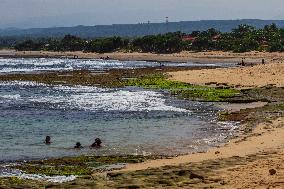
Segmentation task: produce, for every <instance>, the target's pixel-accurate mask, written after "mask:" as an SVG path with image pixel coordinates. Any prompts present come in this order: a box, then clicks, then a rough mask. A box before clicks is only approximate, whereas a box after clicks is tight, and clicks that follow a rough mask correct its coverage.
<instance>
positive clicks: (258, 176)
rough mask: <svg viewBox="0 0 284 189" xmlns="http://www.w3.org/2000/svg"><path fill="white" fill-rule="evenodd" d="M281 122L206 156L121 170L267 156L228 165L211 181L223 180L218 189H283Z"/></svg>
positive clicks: (265, 125) (283, 130)
mask: <svg viewBox="0 0 284 189" xmlns="http://www.w3.org/2000/svg"><path fill="white" fill-rule="evenodd" d="M283 147H284V119H283V118H279V119H276V120H274V121H272V123H262V124H259V125H258V126H257V127H256V128H255V129H254V131H253V132H252V133H251V134H250V135H248V136H240V137H239V138H237V139H234V140H232V141H231V142H230V143H228V144H227V145H225V146H224V147H220V148H215V149H211V150H209V151H208V152H206V153H196V154H192V155H187V156H180V157H177V158H173V159H166V160H154V161H148V162H146V163H141V164H133V165H128V166H127V167H126V168H125V169H124V170H122V171H124V172H127V171H137V170H145V169H150V168H158V167H162V166H166V165H167V166H169V165H170V166H176V165H180V164H186V163H189V162H190V163H194V162H202V161H208V160H218V159H219V160H220V161H222V159H226V158H230V157H234V156H238V157H246V156H249V155H254V154H263V155H264V156H265V155H267V156H268V157H267V159H265V160H263V159H259V160H256V161H254V162H249V163H247V164H245V165H237V166H234V164H233V165H231V167H229V168H226V169H222V170H218V171H217V172H216V173H215V175H214V177H218V178H220V179H222V180H224V181H225V182H226V183H227V184H226V186H224V187H221V188H258V187H260V188H262V187H266V188H267V187H268V186H270V187H273V188H275V187H276V188H277V187H278V188H282V187H283V186H284V177H283V174H284V167H283V161H284V156H283V155H284V150H283ZM270 169H275V170H276V174H275V175H270V173H269V170H270Z"/></svg>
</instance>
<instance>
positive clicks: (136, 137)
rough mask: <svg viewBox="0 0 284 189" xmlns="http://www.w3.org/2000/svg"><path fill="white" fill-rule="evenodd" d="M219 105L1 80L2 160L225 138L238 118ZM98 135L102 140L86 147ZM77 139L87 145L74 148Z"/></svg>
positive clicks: (176, 149) (202, 144)
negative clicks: (222, 112) (226, 115)
mask: <svg viewBox="0 0 284 189" xmlns="http://www.w3.org/2000/svg"><path fill="white" fill-rule="evenodd" d="M25 61H27V60H25ZM33 61H35V60H33ZM58 61H59V60H58ZM60 61H62V60H60ZM218 111H219V109H218V108H216V107H215V106H214V104H212V103H201V102H192V101H189V100H183V99H177V98H175V97H172V96H170V95H169V94H168V93H167V92H166V91H152V90H145V89H141V88H122V89H120V88H117V89H107V88H104V89H103V88H98V87H86V86H61V85H58V86H50V85H44V84H39V83H33V82H23V81H21V82H20V81H13V82H0V131H1V132H0V161H14V160H28V159H42V158H49V157H62V156H73V155H79V154H94V155H113V154H142V155H148V154H163V155H177V154H185V153H189V152H193V151H200V150H204V149H207V148H209V147H211V146H214V145H216V144H219V143H220V142H223V141H224V140H225V139H226V138H227V137H228V136H230V135H232V134H233V133H234V130H235V129H236V128H237V126H238V125H237V124H236V123H228V122H226V123H224V122H218V121H217V120H216V114H217V112H218ZM47 135H49V136H51V138H52V144H51V145H48V146H47V145H45V144H44V142H43V141H44V139H45V136H47ZM97 137H99V138H101V139H102V141H103V147H102V148H100V149H97V150H94V149H90V148H89V146H90V145H91V144H92V142H94V139H95V138H97ZM76 142H81V144H82V145H83V147H84V148H83V149H82V150H74V149H73V146H74V145H75V143H76Z"/></svg>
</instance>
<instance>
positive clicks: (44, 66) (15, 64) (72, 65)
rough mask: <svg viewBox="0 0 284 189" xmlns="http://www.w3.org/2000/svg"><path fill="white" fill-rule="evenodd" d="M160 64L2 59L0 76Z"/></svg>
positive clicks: (196, 64)
mask: <svg viewBox="0 0 284 189" xmlns="http://www.w3.org/2000/svg"><path fill="white" fill-rule="evenodd" d="M159 65H160V63H158V62H147V61H117V60H98V59H54V58H0V74H7V73H31V72H44V71H72V70H80V69H88V70H107V69H133V68H144V67H157V66H159ZM163 65H164V66H171V67H172V66H175V67H180V66H189V67H200V66H212V67H228V66H233V65H234V64H230V63H228V64H224V63H215V64H201V63H193V62H188V63H170V62H165V63H163Z"/></svg>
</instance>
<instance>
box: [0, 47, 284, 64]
mask: <svg viewBox="0 0 284 189" xmlns="http://www.w3.org/2000/svg"><path fill="white" fill-rule="evenodd" d="M3 56H5V57H57V58H59V57H69V58H74V56H75V57H76V58H101V57H104V58H105V57H109V58H110V59H116V60H146V61H166V62H190V61H192V62H200V63H210V62H220V63H222V62H224V63H239V62H240V61H241V60H242V58H244V60H245V62H246V63H261V60H262V59H265V61H266V62H269V63H277V62H283V61H284V53H278V52H275V53H268V52H247V53H232V52H220V51H213V52H210V51H209V52H189V51H184V52H180V53H173V54H153V53H138V52H131V53H129V52H113V53H103V54H99V53H83V52H47V51H14V50H0V57H3Z"/></svg>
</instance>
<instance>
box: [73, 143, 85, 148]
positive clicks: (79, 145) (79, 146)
mask: <svg viewBox="0 0 284 189" xmlns="http://www.w3.org/2000/svg"><path fill="white" fill-rule="evenodd" d="M74 148H83V147H82V145H81V143H80V142H77V143H76V145H75V146H74Z"/></svg>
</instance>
